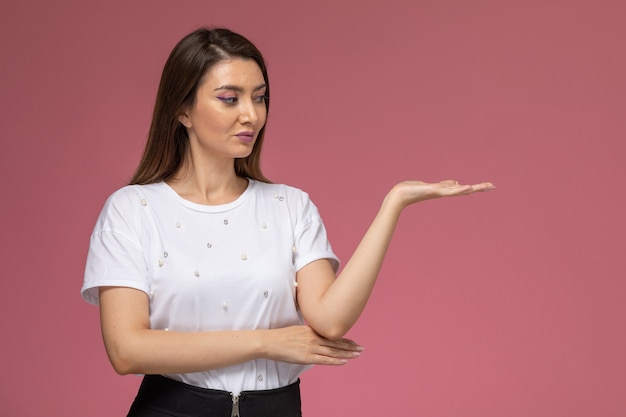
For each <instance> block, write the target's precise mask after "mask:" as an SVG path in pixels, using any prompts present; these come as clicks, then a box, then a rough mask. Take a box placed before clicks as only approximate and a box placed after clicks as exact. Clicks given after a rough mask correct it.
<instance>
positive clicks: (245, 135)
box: [235, 132, 254, 143]
mask: <svg viewBox="0 0 626 417" xmlns="http://www.w3.org/2000/svg"><path fill="white" fill-rule="evenodd" d="M235 136H237V137H238V138H239V140H240V141H242V142H246V143H250V142H252V141H253V140H254V132H240V133H237V134H236V135H235Z"/></svg>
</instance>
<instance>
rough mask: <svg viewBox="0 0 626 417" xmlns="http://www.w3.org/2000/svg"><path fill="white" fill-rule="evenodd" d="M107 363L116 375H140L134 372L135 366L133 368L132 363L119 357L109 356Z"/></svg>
mask: <svg viewBox="0 0 626 417" xmlns="http://www.w3.org/2000/svg"><path fill="white" fill-rule="evenodd" d="M109 362H111V365H112V366H113V370H114V371H115V372H116V373H117V374H118V375H130V374H137V373H140V372H138V371H137V370H136V366H134V364H133V362H132V361H129V360H128V359H125V358H123V357H120V356H113V355H109Z"/></svg>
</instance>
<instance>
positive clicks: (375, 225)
mask: <svg viewBox="0 0 626 417" xmlns="http://www.w3.org/2000/svg"><path fill="white" fill-rule="evenodd" d="M493 188H495V187H494V186H493V184H491V183H481V184H475V185H459V184H458V183H457V182H456V181H442V182H439V183H434V184H428V183H424V182H421V181H406V182H402V183H400V184H397V185H396V186H395V187H393V189H392V190H391V191H390V192H389V193H388V194H387V196H386V197H385V199H384V200H383V203H382V205H381V208H380V210H379V212H378V214H377V215H376V217H375V218H374V221H373V222H372V224H371V226H370V227H369V229H368V230H367V232H366V233H365V235H364V236H363V239H362V240H361V242H360V243H359V245H358V247H357V248H356V250H355V252H354V254H353V255H352V257H351V258H350V260H349V261H348V263H347V264H346V266H345V267H344V269H343V271H342V272H341V274H340V275H339V276H338V277H337V278H335V273H334V271H333V270H332V268H331V265H330V262H328V261H327V260H318V261H315V262H312V263H310V264H309V265H307V266H305V267H303V268H302V269H300V270H299V271H298V273H297V281H298V288H297V297H298V304H299V306H300V309H301V311H302V314H303V316H304V319H305V320H306V322H307V323H308V324H309V325H310V326H311V327H312V328H313V329H314V330H315V331H316V332H318V333H319V334H320V335H323V336H324V337H326V338H328V339H330V340H338V339H340V338H341V337H343V336H344V335H345V334H346V333H347V332H348V330H349V329H350V328H351V327H352V326H353V325H354V323H355V322H356V320H357V319H358V318H359V316H360V315H361V312H362V311H363V309H364V308H365V304H366V303H367V300H368V298H369V296H370V293H371V291H372V289H373V287H374V283H375V282H376V278H377V277H378V272H379V271H380V268H381V266H382V263H383V259H384V257H385V254H386V252H387V248H388V247H389V243H390V242H391V238H392V236H393V232H394V230H395V227H396V225H397V223H398V219H399V217H400V213H401V212H402V210H403V209H404V208H405V207H407V206H408V205H411V204H414V203H417V202H420V201H424V200H429V199H433V198H439V197H451V196H460V195H468V194H472V193H475V192H478V191H487V190H491V189H493Z"/></svg>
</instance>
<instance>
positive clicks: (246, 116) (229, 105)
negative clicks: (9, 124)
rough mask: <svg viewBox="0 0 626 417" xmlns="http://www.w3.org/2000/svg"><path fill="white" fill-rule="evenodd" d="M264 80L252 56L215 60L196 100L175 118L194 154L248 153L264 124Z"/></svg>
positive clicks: (231, 156)
mask: <svg viewBox="0 0 626 417" xmlns="http://www.w3.org/2000/svg"><path fill="white" fill-rule="evenodd" d="M265 90H266V85H265V80H264V79H263V73H262V72H261V69H260V68H259V66H258V64H257V63H256V62H255V61H254V60H252V59H241V58H233V59H228V60H224V61H221V62H218V63H217V64H215V65H214V66H213V68H211V70H209V72H208V73H207V74H206V75H205V76H204V77H203V80H202V81H201V82H200V86H199V87H198V93H197V95H196V102H195V104H194V105H193V106H192V107H191V108H189V109H187V110H186V111H185V112H184V113H183V114H182V115H180V116H179V118H178V120H179V121H180V122H181V123H182V124H183V125H184V126H185V127H186V128H187V133H188V135H189V144H190V149H191V152H192V155H193V156H202V155H205V156H207V157H210V158H220V159H234V158H245V157H246V156H248V155H250V153H251V152H252V148H253V146H254V143H255V141H256V139H257V136H258V134H259V131H260V130H261V128H262V127H263V126H264V125H265V120H266V117H267V108H266V107H265V100H266V96H265Z"/></svg>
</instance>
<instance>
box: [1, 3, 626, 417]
mask: <svg viewBox="0 0 626 417" xmlns="http://www.w3.org/2000/svg"><path fill="white" fill-rule="evenodd" d="M625 21H626V8H625V7H624V3H623V2H622V1H619V0H617V1H602V0H595V1H591V0H590V1H550V0H541V1H496V0H492V1H486V0H477V1H461V0H459V1H449V0H443V1H442V0H437V1H435V0H432V1H421V0H420V1H408V0H407V1H382V0H381V1H361V2H357V1H354V2H348V1H343V2H342V1H337V0H324V1H320V0H317V1H315V2H288V1H284V2H280V1H230V2H229V1H220V2H217V1H212V2H210V1H206V0H204V1H186V2H183V1H181V2H170V1H154V0H152V1H143V2H140V1H127V2H111V1H107V2H88V1H74V2H70V1H22V2H19V4H18V2H16V1H6V0H4V1H3V2H2V5H1V6H0V35H1V36H0V53H1V58H0V59H1V62H2V64H1V66H0V91H1V94H2V101H1V102H2V104H1V106H2V109H1V112H0V135H1V136H0V137H1V149H0V162H1V165H0V170H1V171H0V173H1V178H2V179H3V197H2V204H1V205H0V219H1V221H2V232H1V233H0V240H1V242H0V243H1V245H2V247H1V249H2V252H1V256H2V281H1V282H2V289H1V291H0V329H1V333H0V334H1V341H0V358H1V359H2V365H1V369H2V374H3V377H2V378H1V379H0V414H1V415H2V416H8V417H22V416H44V415H45V416H59V417H74V416H76V417H78V416H81V417H82V416H92V417H98V416H103V417H104V416H122V415H125V414H124V413H125V412H126V410H127V408H128V406H129V404H130V402H131V400H132V398H133V397H134V395H135V391H136V387H137V386H138V384H139V382H140V379H139V378H137V377H134V376H127V377H120V376H117V375H116V374H115V373H114V372H113V370H112V368H111V367H110V365H109V363H108V361H107V359H106V356H105V353H104V349H103V346H102V342H101V339H100V333H99V331H100V330H99V323H98V311H97V308H95V307H93V306H89V305H87V304H86V303H84V302H83V301H81V300H80V298H79V293H78V291H79V288H80V285H81V282H82V271H83V267H84V259H85V255H86V251H87V243H88V237H89V234H90V232H91V229H92V227H93V224H94V221H95V219H96V216H97V214H98V212H99V210H100V208H101V206H102V204H103V202H104V199H105V198H106V196H107V195H108V194H109V193H111V192H112V191H113V190H115V189H116V188H118V187H120V186H122V185H123V184H124V183H125V182H126V181H127V180H128V178H129V176H130V174H131V173H132V171H133V169H134V167H135V166H136V164H137V162H138V159H139V155H140V152H141V150H142V147H143V143H144V139H145V136H146V132H147V128H148V124H149V119H150V114H151V110H152V105H153V101H154V95H155V92H156V88H157V84H158V79H159V76H160V71H161V69H162V66H163V64H164V61H165V59H166V57H167V54H168V53H169V51H170V50H171V48H172V47H173V46H174V44H175V43H176V42H177V41H178V40H179V39H180V38H181V37H182V36H183V35H185V34H187V33H188V32H190V31H191V30H193V29H195V28H196V27H198V26H201V25H223V26H227V27H230V28H232V29H234V30H236V31H240V32H242V33H244V34H245V35H246V36H248V37H249V38H250V39H252V40H253V41H254V42H255V43H257V45H258V46H259V47H260V49H261V50H262V51H263V52H264V54H265V55H266V58H267V61H268V64H269V70H270V77H271V80H272V109H271V114H270V122H269V123H270V124H269V127H268V136H267V142H266V143H267V145H266V146H267V147H266V149H265V154H264V169H265V172H266V174H267V175H268V176H269V177H270V178H272V179H273V180H274V181H275V182H286V183H289V184H291V185H294V186H298V187H300V188H303V189H305V190H306V191H308V192H309V193H310V194H311V195H312V197H313V199H314V201H315V202H316V203H317V205H318V206H319V208H320V210H321V212H322V215H323V217H324V219H325V221H326V224H327V227H328V229H329V232H330V237H331V240H332V243H333V246H334V248H335V250H336V251H337V253H338V254H339V255H340V256H341V258H342V259H343V260H344V262H345V261H346V260H347V259H348V258H349V256H350V254H351V251H352V250H353V248H354V247H355V245H356V243H357V242H358V240H359V238H360V236H361V234H362V233H363V232H364V230H365V228H366V226H367V225H368V222H369V221H370V220H371V219H372V216H373V215H374V214H375V212H376V210H377V207H378V205H379V202H380V201H381V199H382V197H383V196H384V194H385V192H386V190H387V189H388V188H389V187H391V186H392V185H393V184H394V183H395V182H396V181H399V180H402V179H421V180H425V181H433V180H440V179H447V178H452V179H457V180H459V181H462V182H476V181H483V180H490V181H493V182H494V183H495V184H496V185H497V187H498V189H497V190H496V191H494V192H492V193H488V194H484V195H478V196H470V197H467V198H464V199H456V200H447V201H434V202H426V203H424V204H422V205H419V206H415V207H411V208H410V209H409V210H407V212H406V213H405V214H404V215H403V218H402V219H401V224H400V228H399V230H398V232H397V234H396V237H395V240H394V242H393V244H392V248H391V251H390V254H389V255H388V258H387V261H386V264H385V266H384V268H383V271H382V274H381V277H380V281H379V283H378V285H377V288H376V290H375V294H374V295H373V297H372V299H371V302H370V304H369V306H368V307H367V309H366V311H365V313H364V315H363V317H362V319H361V321H360V322H359V323H358V324H357V325H356V326H355V328H354V329H353V330H352V331H351V332H350V334H349V335H350V336H351V337H352V338H354V339H355V340H357V341H358V342H360V343H361V344H363V345H364V346H365V347H366V351H365V353H364V354H363V356H362V357H361V358H360V359H358V360H357V361H354V362H352V363H350V364H349V365H347V366H345V367H342V368H321V367H318V368H315V369H313V370H312V371H309V372H308V373H306V374H305V375H304V377H303V395H304V415H305V416H309V417H310V416H328V417H339V416H372V417H374V416H388V415H403V416H434V417H452V416H468V417H473V416H476V417H490V416H493V417H502V416H507V417H515V416H520V417H521V416H524V417H525V416H535V417H542V416H550V417H560V416H563V417H565V416H567V417H575V416H603V417H610V416H625V415H626V330H625V324H626V307H625V300H626V283H625V278H626V261H625V259H624V258H625V257H624V249H625V248H626V220H625V218H624V217H625V216H624V204H625V202H626V201H625V196H626V188H625V187H626V181H625V179H626V175H625V174H626V169H625V167H624V157H625V155H626V141H625V139H626V122H625V117H624V116H625V114H626V81H625V74H626V52H625V51H626V48H625V47H624V45H625V43H626V29H625V28H626V25H625V24H624V22H625ZM620 254H621V255H620Z"/></svg>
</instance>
